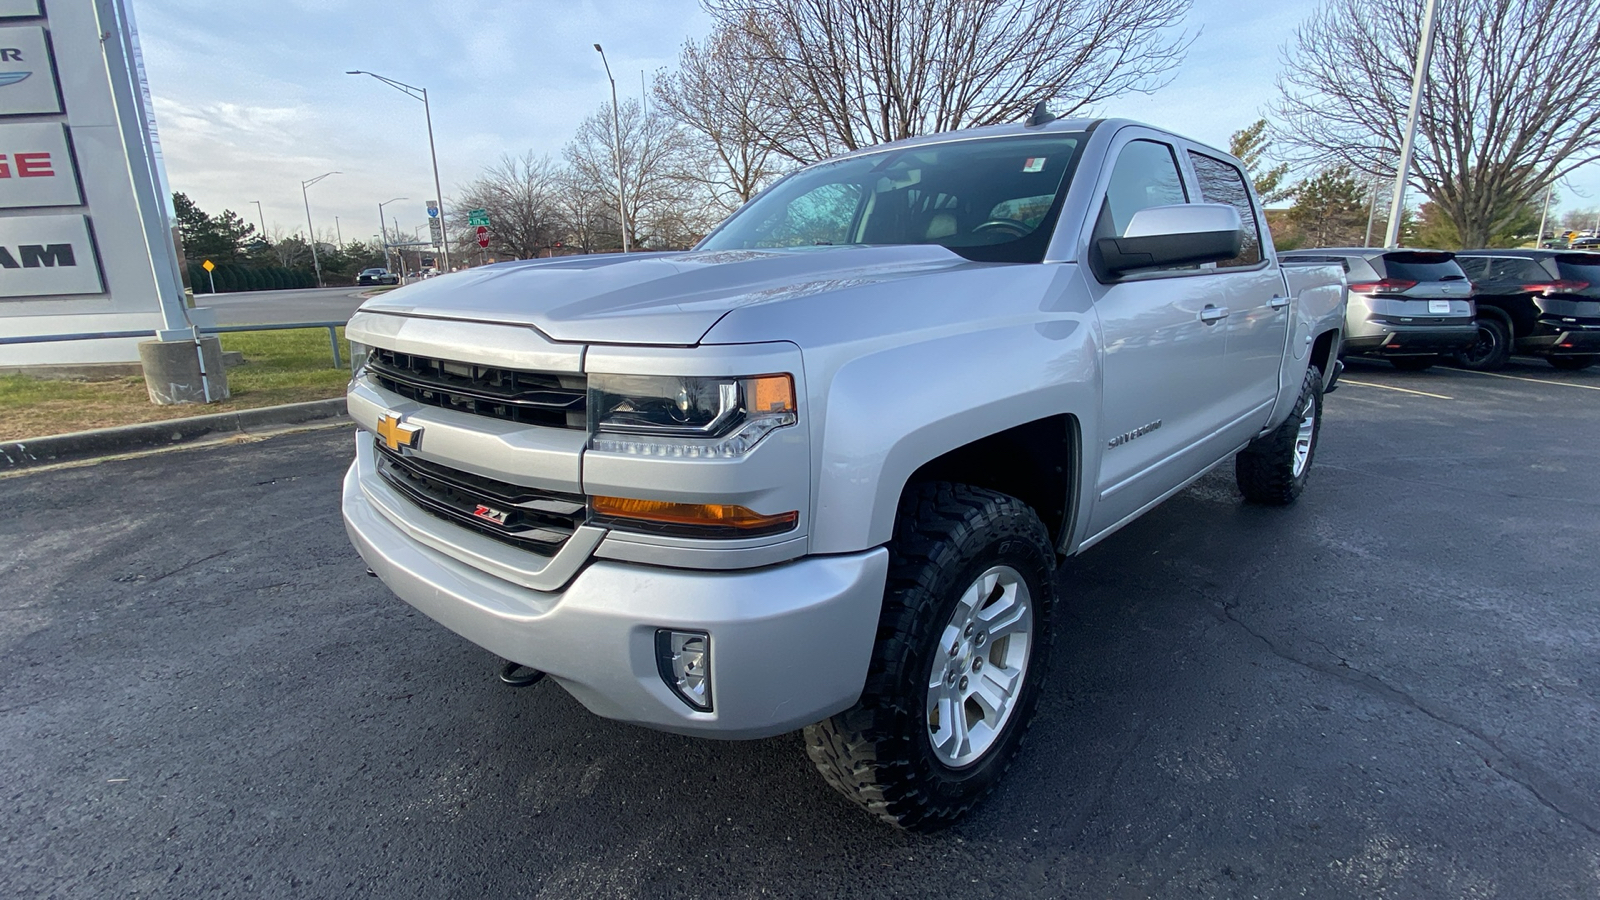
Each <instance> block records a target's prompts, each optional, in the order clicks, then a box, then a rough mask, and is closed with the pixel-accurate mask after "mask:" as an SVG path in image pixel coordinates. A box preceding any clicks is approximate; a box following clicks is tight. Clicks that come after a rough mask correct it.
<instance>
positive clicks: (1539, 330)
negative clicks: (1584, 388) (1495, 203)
mask: <svg viewBox="0 0 1600 900" xmlns="http://www.w3.org/2000/svg"><path fill="white" fill-rule="evenodd" d="M1456 259H1457V261H1458V262H1459V263H1460V264H1461V268H1462V270H1463V271H1465V272H1466V273H1467V275H1468V276H1469V277H1470V278H1471V279H1472V281H1473V284H1474V285H1476V287H1477V289H1478V341H1477V343H1475V344H1473V345H1472V346H1471V347H1468V348H1467V349H1465V350H1463V351H1462V352H1461V353H1460V354H1458V356H1457V359H1458V360H1459V361H1460V363H1461V365H1463V366H1465V367H1467V368H1469V369H1479V370H1485V369H1498V368H1500V367H1502V366H1504V365H1505V364H1506V360H1507V359H1508V358H1510V356H1511V353H1512V351H1513V350H1515V351H1516V352H1518V353H1527V354H1530V355H1533V356H1542V357H1544V358H1545V360H1546V361H1547V362H1549V363H1550V365H1552V366H1555V367H1556V368H1558V369H1567V370H1576V369H1587V368H1588V367H1590V366H1592V365H1594V364H1595V360H1597V359H1600V253H1571V252H1563V251H1558V250H1463V251H1462V252H1461V253H1459V254H1457V256H1456Z"/></svg>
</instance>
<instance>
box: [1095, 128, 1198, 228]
mask: <svg viewBox="0 0 1600 900" xmlns="http://www.w3.org/2000/svg"><path fill="white" fill-rule="evenodd" d="M1188 202H1189V197H1188V195H1187V194H1185V193H1184V190H1183V178H1182V176H1180V175H1179V174H1178V160H1177V157H1175V156H1173V154H1172V148H1171V147H1169V146H1167V145H1166V144H1158V143H1156V142H1155V141H1130V142H1129V143H1128V145H1127V146H1126V147H1123V148H1122V152H1121V153H1120V154H1119V155H1118V156H1117V165H1116V168H1114V169H1112V170H1111V184H1110V185H1108V186H1107V187H1106V199H1105V203H1104V204H1103V205H1102V206H1101V208H1100V220H1099V222H1097V223H1096V226H1095V236H1096V237H1126V236H1127V233H1128V223H1129V222H1131V221H1132V220H1133V214H1134V213H1136V212H1138V211H1139V210H1141V209H1149V208H1150V207H1152V206H1172V205H1174V204H1178V203H1188Z"/></svg>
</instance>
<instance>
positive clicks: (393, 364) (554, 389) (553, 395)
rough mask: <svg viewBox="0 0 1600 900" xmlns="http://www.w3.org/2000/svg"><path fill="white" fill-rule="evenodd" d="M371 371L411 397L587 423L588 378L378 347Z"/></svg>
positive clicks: (512, 416) (504, 414) (562, 423)
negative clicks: (459, 360) (487, 364)
mask: <svg viewBox="0 0 1600 900" xmlns="http://www.w3.org/2000/svg"><path fill="white" fill-rule="evenodd" d="M366 369H367V372H368V373H369V374H370V375H371V376H372V377H373V378H375V379H377V381H378V383H379V384H380V385H382V386H383V388H384V389H385V390H388V391H391V392H393V393H396V394H399V395H400V396H402V397H405V398H406V399H408V400H415V401H416V402H418V403H425V404H427V405H429V406H437V407H441V408H443V409H456V410H460V411H462V412H468V413H472V414H473V415H478V416H489V417H490V418H495V419H505V420H507V421H510V422H521V423H523V424H527V425H544V426H547V427H551V428H580V429H581V428H587V427H588V421H587V420H586V418H585V399H586V396H587V390H588V379H586V378H585V377H584V376H582V375H566V374H559V373H555V372H524V371H521V370H518V369H503V368H498V367H495V366H481V365H477V364H476V363H464V362H455V361H453V360H447V359H435V358H433V357H430V356H417V355H415V354H411V353H399V352H396V351H394V350H384V349H382V348H374V349H373V351H372V353H371V354H370V355H369V356H368V357H367V366H366Z"/></svg>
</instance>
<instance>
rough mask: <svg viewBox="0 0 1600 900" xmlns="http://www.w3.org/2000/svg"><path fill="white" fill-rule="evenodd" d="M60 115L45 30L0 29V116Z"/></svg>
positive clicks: (31, 26) (59, 101) (36, 28)
mask: <svg viewBox="0 0 1600 900" xmlns="http://www.w3.org/2000/svg"><path fill="white" fill-rule="evenodd" d="M59 112H61V94H60V93H59V92H58V91H57V90H56V73H55V67H54V66H52V65H51V64H50V44H49V42H48V41H47V40H46V39H45V35H44V29H43V28H40V27H39V26H37V25H28V26H23V27H21V28H0V116H26V115H47V114H52V113H59Z"/></svg>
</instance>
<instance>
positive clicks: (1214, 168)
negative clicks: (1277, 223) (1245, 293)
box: [1189, 150, 1261, 269]
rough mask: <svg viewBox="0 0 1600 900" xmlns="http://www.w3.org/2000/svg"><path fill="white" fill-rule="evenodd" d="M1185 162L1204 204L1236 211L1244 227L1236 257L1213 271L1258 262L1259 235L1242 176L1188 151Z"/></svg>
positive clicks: (1222, 263) (1222, 164)
mask: <svg viewBox="0 0 1600 900" xmlns="http://www.w3.org/2000/svg"><path fill="white" fill-rule="evenodd" d="M1189 162H1190V163H1191V164H1192V165H1193V166H1194V174H1195V178H1196V179H1197V180H1198V181H1199V182H1200V199H1201V200H1202V201H1204V202H1206V203H1226V204H1228V205H1229V206H1231V207H1233V208H1234V209H1237V210H1238V211H1239V222H1240V224H1242V225H1243V226H1244V241H1243V243H1242V244H1240V247H1239V255H1238V256H1235V257H1233V258H1232V259H1224V260H1221V261H1220V262H1218V263H1217V268H1219V269H1221V268H1228V267H1230V266H1253V265H1255V264H1256V263H1258V262H1261V232H1260V231H1259V230H1257V228H1256V211H1255V207H1254V206H1253V205H1252V204H1251V203H1250V189H1249V188H1248V187H1246V186H1245V180H1244V174H1243V173H1242V172H1240V171H1239V170H1238V169H1237V168H1235V167H1233V166H1232V165H1230V164H1229V163H1225V162H1223V161H1222V160H1220V159H1213V158H1212V157H1209V156H1206V155H1205V154H1203V153H1195V152H1194V151H1192V150H1191V151H1190V152H1189Z"/></svg>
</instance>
